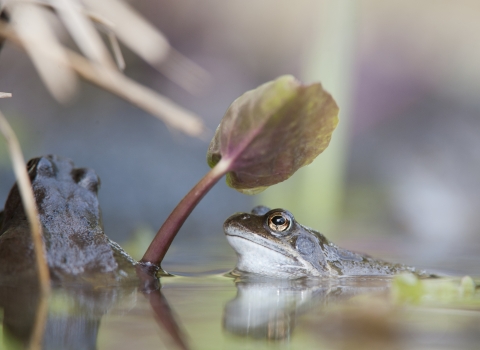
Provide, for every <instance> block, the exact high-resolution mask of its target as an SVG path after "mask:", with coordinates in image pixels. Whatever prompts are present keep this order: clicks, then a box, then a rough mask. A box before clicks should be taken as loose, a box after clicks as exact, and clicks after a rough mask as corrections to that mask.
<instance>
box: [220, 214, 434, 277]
mask: <svg viewBox="0 0 480 350" xmlns="http://www.w3.org/2000/svg"><path fill="white" fill-rule="evenodd" d="M224 230H225V234H226V236H227V240H228V242H229V243H230V245H231V246H232V247H233V249H234V250H235V251H236V253H237V256H238V262H237V267H236V271H237V272H247V273H253V274H258V275H264V276H269V277H275V278H286V279H295V278H301V277H325V276H359V275H393V274H396V273H400V272H411V273H415V274H417V275H419V276H421V277H428V276H430V275H429V274H427V273H426V272H425V271H421V270H417V269H415V268H413V267H410V266H406V265H402V264H391V263H388V262H385V261H381V260H377V259H373V258H371V257H369V256H368V255H363V254H358V253H355V252H351V251H349V250H346V249H342V248H340V247H337V246H336V245H335V244H333V243H331V242H329V241H328V240H327V239H326V238H325V236H323V235H322V234H321V233H319V232H317V231H315V230H312V229H310V228H308V227H305V226H303V225H301V224H300V223H298V222H296V221H295V218H294V217H293V215H292V214H291V213H290V212H289V211H287V210H283V209H274V210H270V209H269V208H267V207H264V206H258V207H255V208H254V209H253V210H252V213H251V214H247V213H239V214H234V215H232V216H231V217H229V218H228V219H227V220H226V221H225V224H224Z"/></svg>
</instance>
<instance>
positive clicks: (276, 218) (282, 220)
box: [267, 212, 292, 232]
mask: <svg viewBox="0 0 480 350" xmlns="http://www.w3.org/2000/svg"><path fill="white" fill-rule="evenodd" d="M267 224H268V227H270V229H271V230H272V231H274V232H285V231H288V229H289V228H290V227H291V226H292V220H291V218H290V217H289V216H288V215H287V214H286V213H282V212H274V213H272V214H270V215H269V216H268V220H267Z"/></svg>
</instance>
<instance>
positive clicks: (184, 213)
mask: <svg viewBox="0 0 480 350" xmlns="http://www.w3.org/2000/svg"><path fill="white" fill-rule="evenodd" d="M229 166H230V162H229V161H226V160H223V159H222V160H220V162H219V163H218V164H217V165H216V166H214V167H213V168H212V169H210V171H209V172H208V173H207V174H206V175H205V176H204V177H203V178H202V179H201V180H200V181H199V182H198V183H197V184H196V185H195V187H193V188H192V189H191V190H190V192H188V194H187V195H186V196H185V197H183V199H182V200H181V201H180V203H178V204H177V206H176V207H175V209H174V210H173V211H172V213H171V214H170V216H169V217H168V218H167V220H165V222H164V223H163V225H162V227H160V230H158V232H157V235H156V236H155V238H154V239H153V241H152V243H150V246H149V247H148V249H147V251H146V252H145V254H144V255H143V258H142V260H140V262H142V263H151V264H154V265H157V266H160V263H161V262H162V260H163V258H164V257H165V254H166V253H167V250H168V248H170V245H171V244H172V241H173V239H174V238H175V235H176V234H177V233H178V231H179V230H180V228H181V227H182V225H183V223H184V222H185V220H186V219H187V217H188V216H189V215H190V213H191V212H192V211H193V209H194V208H195V207H196V206H197V204H198V202H200V200H201V199H202V198H203V197H204V196H205V194H207V192H208V191H209V190H210V189H211V188H212V187H213V185H215V184H216V183H217V182H218V180H220V178H221V177H222V176H223V175H225V174H226V173H227V172H228V171H229V169H228V168H229Z"/></svg>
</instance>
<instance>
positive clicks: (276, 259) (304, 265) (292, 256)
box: [225, 229, 318, 278]
mask: <svg viewBox="0 0 480 350" xmlns="http://www.w3.org/2000/svg"><path fill="white" fill-rule="evenodd" d="M232 231H235V230H231V229H230V230H228V232H227V230H226V231H225V234H226V237H227V240H228V242H229V243H230V245H231V246H232V248H233V249H234V250H235V252H236V254H237V256H238V262H237V269H239V270H240V271H244V272H251V273H256V274H260V275H266V276H271V277H279V278H300V277H305V276H312V275H317V274H318V271H316V270H315V269H314V268H313V266H312V265H311V263H309V262H308V261H306V260H305V259H303V258H302V257H301V256H300V255H299V254H298V253H297V252H295V251H291V250H289V249H286V248H285V247H282V246H280V245H278V244H274V243H272V242H271V241H269V240H267V239H265V238H263V237H261V236H259V235H256V234H254V233H250V232H248V231H246V232H243V231H242V232H241V234H237V233H236V232H232Z"/></svg>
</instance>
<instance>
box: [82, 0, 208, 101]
mask: <svg viewBox="0 0 480 350" xmlns="http://www.w3.org/2000/svg"><path fill="white" fill-rule="evenodd" d="M85 3H86V4H87V5H88V6H89V9H90V12H92V13H96V14H98V15H100V16H102V17H104V18H107V19H108V20H109V21H111V22H112V23H114V27H113V30H114V31H115V33H116V35H117V37H118V38H119V39H120V40H121V41H122V42H123V43H124V44H125V45H126V46H128V47H129V48H130V49H131V50H132V51H134V52H135V53H136V54H137V55H139V56H140V57H142V58H143V59H144V60H145V61H146V62H148V63H149V64H150V65H151V66H153V67H154V68H156V69H158V70H159V71H161V72H162V73H163V74H165V76H167V77H168V78H169V79H171V80H172V81H174V82H175V83H177V84H178V85H180V86H182V87H183V88H184V89H185V90H187V91H189V92H191V93H194V94H197V93H198V92H200V91H201V90H203V89H205V87H207V86H208V84H209V74H208V73H207V72H206V71H205V70H204V69H203V68H201V67H199V66H198V65H197V64H195V63H194V62H192V61H191V60H189V59H188V58H186V57H185V56H183V55H181V54H180V53H179V52H177V51H173V49H172V48H171V46H170V44H169V43H168V40H167V39H166V38H165V36H164V35H163V34H162V33H161V32H160V31H159V30H158V29H156V28H155V27H154V26H152V25H151V24H150V23H149V22H147V21H146V20H145V19H144V18H143V17H142V16H140V15H139V14H138V13H137V12H136V11H135V10H134V9H133V8H131V7H130V6H129V5H128V4H126V3H124V2H123V1H118V0H102V1H98V0H85ZM163 62H165V63H166V64H165V65H163V64H162V63H163Z"/></svg>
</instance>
